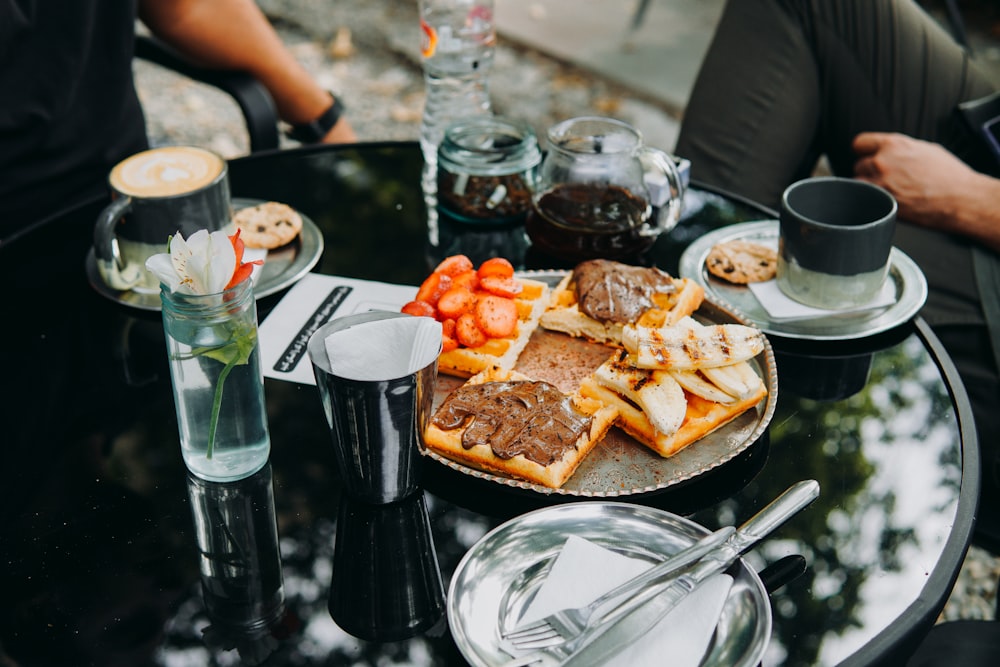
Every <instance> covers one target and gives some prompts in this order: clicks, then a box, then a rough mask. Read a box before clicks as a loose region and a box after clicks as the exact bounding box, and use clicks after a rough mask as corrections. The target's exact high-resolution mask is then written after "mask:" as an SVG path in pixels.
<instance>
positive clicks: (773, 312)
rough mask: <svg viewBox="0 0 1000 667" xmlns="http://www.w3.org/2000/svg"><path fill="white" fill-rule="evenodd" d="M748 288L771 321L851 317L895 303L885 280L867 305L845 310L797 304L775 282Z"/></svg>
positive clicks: (766, 282)
mask: <svg viewBox="0 0 1000 667" xmlns="http://www.w3.org/2000/svg"><path fill="white" fill-rule="evenodd" d="M749 287H750V291H751V292H752V293H753V295H754V296H755V297H756V298H757V301H759V302H760V305H761V306H762V307H763V308H764V310H766V311H767V314H768V315H770V316H771V319H773V320H804V319H811V318H815V317H827V316H830V315H851V314H855V313H863V312H866V311H869V310H875V309H876V308H885V307H886V306H891V305H892V304H894V303H896V288H895V286H894V285H893V283H892V281H891V280H886V281H885V283H884V284H883V285H882V290H881V291H880V292H879V293H878V295H877V296H876V297H875V298H874V299H872V300H871V301H869V302H868V303H866V304H864V305H861V306H858V307H856V308H845V309H843V310H826V309H824V308H814V307H813V306H807V305H805V304H804V303H799V302H798V301H796V300H795V299H793V298H791V297H790V296H788V295H787V294H785V293H784V292H782V291H781V289H780V288H779V287H778V281H776V280H765V281H763V282H758V283H750V285H749Z"/></svg>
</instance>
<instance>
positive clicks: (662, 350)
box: [622, 320, 764, 370]
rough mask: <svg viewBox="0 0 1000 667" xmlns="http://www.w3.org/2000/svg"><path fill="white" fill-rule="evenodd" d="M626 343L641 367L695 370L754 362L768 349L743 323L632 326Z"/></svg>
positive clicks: (624, 337) (624, 339)
mask: <svg viewBox="0 0 1000 667" xmlns="http://www.w3.org/2000/svg"><path fill="white" fill-rule="evenodd" d="M692 321H693V320H692ZM622 344H623V345H624V346H625V349H626V350H628V352H629V354H630V355H631V357H632V363H633V364H634V365H635V366H637V367H639V368H649V369H671V370H694V369H701V368H713V367H717V366H728V365H730V364H734V363H736V362H739V361H746V360H747V359H752V358H753V357H755V356H757V355H758V354H760V352H761V351H762V350H763V349H764V335H763V334H762V333H761V332H760V331H759V330H758V329H755V328H753V327H748V326H744V325H742V324H713V325H709V326H700V325H699V326H695V327H691V326H683V325H682V326H672V327H662V328H658V329H653V328H647V327H639V326H632V325H628V326H626V327H625V328H624V330H623V331H622Z"/></svg>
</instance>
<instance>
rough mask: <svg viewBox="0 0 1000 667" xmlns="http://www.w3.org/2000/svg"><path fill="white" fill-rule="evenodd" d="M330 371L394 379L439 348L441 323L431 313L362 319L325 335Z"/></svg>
mask: <svg viewBox="0 0 1000 667" xmlns="http://www.w3.org/2000/svg"><path fill="white" fill-rule="evenodd" d="M324 342H325V343H326V354H327V356H328V357H329V358H330V372H331V373H333V374H334V375H336V376H338V377H342V378H347V379H349V380H361V381H373V380H394V379H396V378H401V377H404V376H406V375H410V374H411V373H415V372H416V371H418V370H420V369H421V368H423V367H424V366H426V365H428V364H429V363H431V362H432V361H434V359H435V357H437V355H438V353H439V352H440V351H441V323H440V322H438V321H437V320H434V319H432V318H430V317H410V316H406V317H392V318H388V319H384V320H373V321H370V322H362V323H360V324H355V325H353V326H350V327H347V328H346V329H341V330H339V331H335V332H333V333H332V334H330V335H329V336H327V337H326V340H325V341H324Z"/></svg>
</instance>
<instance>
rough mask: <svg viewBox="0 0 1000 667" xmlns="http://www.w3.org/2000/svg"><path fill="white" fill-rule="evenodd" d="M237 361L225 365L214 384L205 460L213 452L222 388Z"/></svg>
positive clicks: (220, 407) (210, 456) (209, 457)
mask: <svg viewBox="0 0 1000 667" xmlns="http://www.w3.org/2000/svg"><path fill="white" fill-rule="evenodd" d="M237 361H238V360H237V359H233V360H232V361H230V362H229V363H228V364H226V367H225V368H223V369H222V372H221V373H219V381H218V382H216V383H215V397H214V398H213V399H212V419H211V421H210V422H209V424H208V451H207V452H206V453H205V458H207V459H211V458H212V453H213V452H214V451H215V430H216V427H217V426H218V425H219V412H221V411H222V387H223V385H224V384H225V383H226V378H227V377H228V376H229V371H231V370H233V367H234V366H236V363H237Z"/></svg>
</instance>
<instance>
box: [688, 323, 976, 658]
mask: <svg viewBox="0 0 1000 667" xmlns="http://www.w3.org/2000/svg"><path fill="white" fill-rule="evenodd" d="M951 421H953V417H952V415H951V407H950V399H949V397H948V395H947V393H946V392H945V391H944V389H943V387H941V386H940V380H939V378H938V376H937V374H936V371H935V369H934V366H933V364H931V363H930V361H929V359H928V358H927V355H926V352H925V351H924V350H923V346H922V345H921V344H920V341H919V340H918V339H917V338H915V337H913V336H911V337H910V338H908V339H907V340H905V341H904V342H903V343H901V344H900V345H897V346H895V347H893V348H890V349H888V350H885V351H882V352H879V353H876V354H875V358H874V360H873V365H872V370H871V378H870V381H869V383H868V386H867V388H866V389H865V390H864V391H863V392H861V393H859V394H856V395H855V396H853V397H851V398H849V399H847V400H845V401H841V402H835V403H820V402H815V401H810V400H806V399H799V398H797V397H794V396H789V395H783V396H782V397H781V399H780V400H779V404H778V409H777V411H776V413H775V415H774V418H773V420H772V422H771V431H770V432H771V443H772V444H771V453H770V461H769V462H768V464H767V468H766V470H767V473H766V478H765V477H763V476H762V477H760V478H758V479H756V480H755V481H754V482H752V483H751V484H750V485H748V486H747V487H746V488H745V489H744V490H743V491H742V492H741V494H740V496H742V499H743V501H744V502H745V503H746V504H743V506H744V507H746V506H748V505H749V504H751V503H756V504H760V505H762V504H763V503H765V502H767V501H769V500H770V499H771V498H774V497H776V496H777V495H778V494H779V493H781V492H782V491H783V490H784V489H785V488H786V487H787V485H788V484H790V483H792V482H794V481H796V480H798V479H802V478H807V477H808V478H814V479H817V480H818V481H819V483H820V488H821V489H827V490H829V491H828V492H827V493H822V492H821V495H820V498H819V499H818V500H817V501H816V502H815V503H814V504H813V505H812V506H810V507H809V508H807V509H806V510H804V511H803V512H802V513H801V514H800V515H799V516H797V517H795V518H793V519H792V520H791V521H789V523H787V524H785V526H783V527H782V528H780V529H779V530H778V531H777V533H776V534H775V537H774V538H772V539H771V540H770V541H769V542H768V543H766V544H764V545H763V546H762V547H761V548H760V549H759V550H758V552H757V554H755V555H754V559H752V561H753V562H754V563H755V565H757V566H762V565H763V564H766V562H773V561H775V560H777V559H778V558H780V557H781V556H783V555H786V554H788V553H801V554H803V555H804V556H805V557H806V559H807V561H808V562H809V569H808V571H807V572H806V574H805V575H803V576H802V577H800V578H799V579H797V580H796V581H794V582H792V583H791V584H790V585H789V586H788V588H787V589H786V590H784V591H782V592H780V593H779V594H777V595H776V596H775V604H774V609H775V624H774V632H773V636H772V647H771V655H772V657H775V659H776V660H778V661H781V660H785V661H787V662H786V663H785V664H789V665H816V664H824V663H827V662H830V661H837V660H839V659H842V658H844V657H846V656H844V655H838V654H837V650H838V649H837V641H836V637H837V634H836V633H835V631H834V630H832V628H842V627H855V628H856V627H861V625H862V619H864V621H865V624H866V625H868V624H872V623H875V624H878V623H883V624H886V623H888V622H890V621H891V620H893V618H894V617H895V616H897V615H898V614H899V613H901V612H902V606H903V602H901V601H898V600H890V601H885V600H879V599H874V598H876V597H877V596H878V594H877V591H876V590H875V588H872V589H871V590H869V587H872V586H875V587H876V588H877V587H878V586H877V585H878V581H877V580H878V579H881V578H883V577H884V578H886V579H887V581H890V582H891V581H896V580H898V581H899V582H900V584H899V585H900V586H901V587H906V586H909V588H901V590H903V591H908V593H905V594H909V595H912V597H915V596H916V594H917V593H916V592H917V591H918V590H919V586H920V585H922V583H923V580H922V578H921V579H920V581H919V582H916V583H914V582H913V581H912V577H910V579H907V576H908V573H907V572H906V571H907V569H908V568H910V569H912V566H913V564H912V563H911V562H910V561H911V559H910V556H911V555H913V554H914V553H916V547H917V546H918V545H919V546H922V547H923V549H925V550H926V549H931V550H932V551H933V549H934V548H935V542H941V543H943V540H944V538H945V536H946V533H947V527H946V526H945V527H943V528H942V529H941V530H937V532H936V533H935V532H934V530H932V531H931V533H933V534H931V535H929V536H928V535H926V534H921V533H926V532H927V531H926V530H924V528H925V527H924V526H922V525H921V522H920V521H919V518H918V516H917V515H919V514H921V513H920V512H916V513H915V512H913V511H908V508H907V507H904V506H902V503H901V501H900V497H899V496H900V493H903V492H905V490H906V489H907V488H912V485H913V481H912V480H910V482H909V485H907V483H906V480H905V479H904V478H905V477H906V475H905V474H894V472H893V470H892V466H896V465H898V464H899V459H900V457H903V458H907V457H910V456H911V455H916V454H917V453H919V452H921V451H922V452H924V456H925V457H928V460H929V461H930V465H928V466H926V467H930V468H934V469H933V470H924V471H923V472H924V473H926V475H927V478H928V484H927V486H926V487H925V488H924V489H922V490H921V491H920V493H921V494H923V495H925V496H927V497H928V499H927V502H929V503H932V505H931V507H930V509H928V510H927V511H926V512H923V513H922V514H923V515H924V516H926V515H929V514H932V513H933V510H934V509H937V510H940V509H941V508H942V504H941V503H944V502H946V501H943V500H942V501H941V502H936V501H934V498H935V497H936V496H937V497H942V498H952V499H953V498H954V497H955V496H954V492H953V491H952V492H949V493H945V494H940V493H938V494H935V491H934V489H935V488H937V489H940V490H947V489H948V488H955V486H956V485H957V484H958V482H959V481H960V476H959V475H958V473H959V472H960V471H959V470H958V469H957V462H956V461H950V462H949V460H948V459H947V458H945V454H944V453H945V452H950V451H951V450H953V449H955V446H954V442H953V438H954V436H953V435H952V434H953V433H954V427H953V424H950V423H949V422H951ZM789 443H794V446H791V445H790V444H789ZM876 473H878V474H876ZM734 507H735V503H732V502H727V503H723V504H722V505H720V506H719V507H718V508H715V509H714V510H712V512H713V513H714V514H715V515H716V518H715V519H714V520H712V519H706V522H707V523H722V522H726V521H729V522H731V521H742V520H743V519H745V518H746V517H742V516H741V517H735V516H733V513H734ZM949 516H950V514H949ZM935 530H936V529H935ZM928 544H929V546H928ZM937 548H940V544H938V546H937ZM761 557H762V558H763V562H761ZM918 569H919V568H918ZM912 597H911V598H909V599H908V600H907V601H909V602H911V601H912ZM895 605H899V606H898V607H897V606H895ZM883 607H884V608H883ZM803 628H815V629H816V630H815V631H814V632H803ZM847 632H848V633H849V632H850V631H847ZM841 634H844V633H841Z"/></svg>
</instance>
